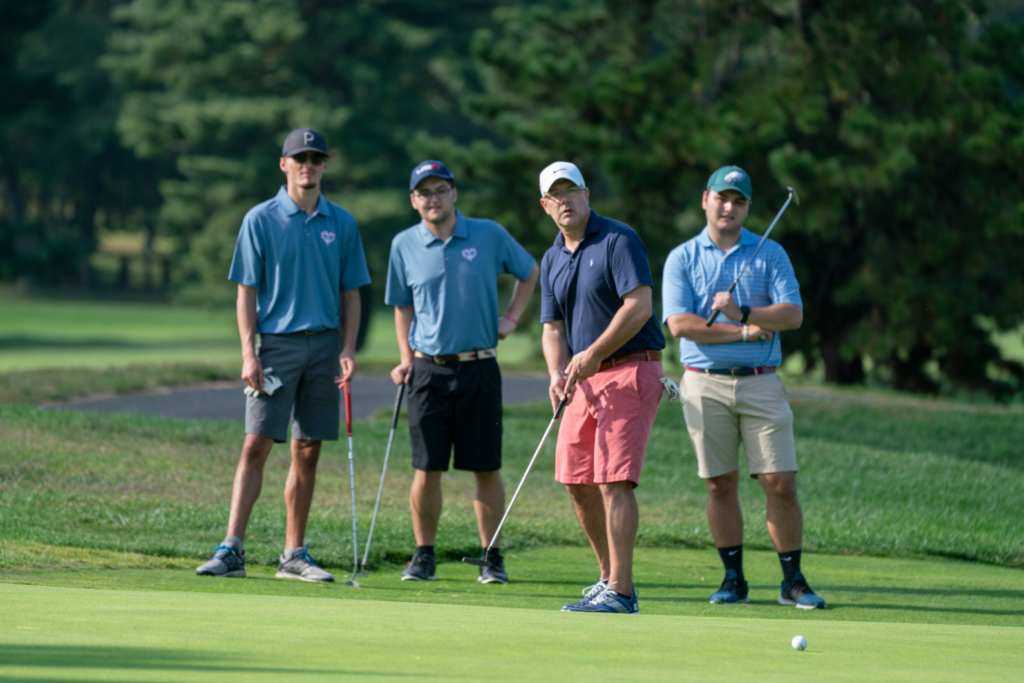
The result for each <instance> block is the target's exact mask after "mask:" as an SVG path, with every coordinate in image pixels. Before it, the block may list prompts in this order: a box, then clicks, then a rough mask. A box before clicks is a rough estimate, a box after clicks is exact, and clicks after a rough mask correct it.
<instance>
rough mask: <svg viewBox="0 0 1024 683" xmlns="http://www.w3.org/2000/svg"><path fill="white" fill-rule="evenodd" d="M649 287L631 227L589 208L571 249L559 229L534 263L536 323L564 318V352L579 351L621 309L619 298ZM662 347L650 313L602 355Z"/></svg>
mask: <svg viewBox="0 0 1024 683" xmlns="http://www.w3.org/2000/svg"><path fill="white" fill-rule="evenodd" d="M644 285H646V286H648V287H652V288H653V286H654V278H652V277H651V264H650V263H649V262H648V260H647V248H646V247H644V243H643V242H642V241H641V240H640V236H639V235H637V234H636V232H635V231H634V230H633V228H631V227H629V226H628V225H626V224H625V223H620V222H618V221H614V220H611V219H610V218H605V217H604V216H599V215H598V214H597V213H596V212H595V211H593V210H591V212H590V219H589V220H588V221H587V231H586V233H585V234H584V236H583V241H581V242H580V244H579V245H578V246H577V247H576V251H575V253H574V252H571V251H569V250H568V249H567V248H566V246H565V238H564V237H563V236H562V233H561V232H559V233H558V236H557V237H555V244H554V246H552V247H551V248H550V249H548V251H547V253H546V254H544V260H543V261H541V266H540V296H541V299H540V319H541V322H545V323H547V322H553V321H555V320H564V321H565V332H566V339H567V341H568V343H569V352H570V353H572V354H576V353H579V352H580V351H583V350H585V349H587V348H589V347H590V345H591V344H593V343H594V342H595V341H596V340H597V338H598V337H600V336H601V335H602V334H604V331H605V330H606V329H608V325H610V324H611V321H612V318H613V317H614V316H615V314H616V313H617V312H618V310H619V309H620V308H622V297H623V296H624V295H626V294H629V293H630V292H632V291H633V290H634V289H636V288H637V287H641V286H644ZM663 348H665V336H664V335H663V334H662V333H661V326H660V325H659V324H658V320H657V319H656V318H655V317H654V316H653V315H652V316H651V318H650V320H648V321H647V322H646V323H645V324H644V326H643V328H641V330H640V331H639V332H637V333H636V335H634V336H633V338H632V339H630V340H629V341H627V342H626V343H625V344H623V345H622V347H620V348H619V349H618V350H616V351H615V353H613V354H611V355H610V356H608V358H617V357H618V356H623V355H625V354H627V353H632V352H634V351H647V350H659V349H663Z"/></svg>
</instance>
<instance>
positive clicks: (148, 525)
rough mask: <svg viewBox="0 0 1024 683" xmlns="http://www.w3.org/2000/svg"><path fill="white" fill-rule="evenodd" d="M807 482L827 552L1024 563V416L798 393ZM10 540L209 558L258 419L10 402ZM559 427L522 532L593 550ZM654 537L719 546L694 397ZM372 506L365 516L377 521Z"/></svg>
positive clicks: (333, 539) (517, 530) (666, 457)
mask: <svg viewBox="0 0 1024 683" xmlns="http://www.w3.org/2000/svg"><path fill="white" fill-rule="evenodd" d="M793 404H794V410H795V413H796V430H797V449H798V454H799V458H800V463H801V468H802V469H801V474H800V478H799V481H800V493H801V499H802V502H803V505H804V510H805V516H806V526H805V542H804V546H805V548H807V549H808V550H809V551H811V552H819V553H844V554H857V553H861V554H868V555H878V556H906V557H914V556H918V557H920V556H940V557H955V558H962V559H969V560H976V561H981V562H986V563H990V564H995V565H1005V566H1021V565H1022V564H1024V518H1022V516H1021V515H1020V514H1019V505H1020V500H1021V492H1022V491H1024V456H1022V455H1021V452H1020V449H1019V447H1018V446H1017V444H1020V443H1022V442H1024V421H1022V420H1021V419H1020V415H1021V412H1020V411H1018V410H1013V409H1004V408H989V409H970V410H967V409H965V408H963V407H962V406H957V405H955V404H943V403H940V402H934V403H925V404H920V405H919V404H917V403H915V402H913V401H900V400H898V399H883V400H879V401H875V402H863V401H857V400H824V399H821V398H812V399H794V401H793ZM548 410H549V408H545V407H544V406H543V405H532V406H513V407H509V408H507V409H506V419H505V432H504V453H505V469H504V476H505V479H506V482H507V485H508V486H509V487H511V486H512V485H513V484H514V482H517V481H518V479H519V477H520V476H521V473H522V472H523V471H524V468H525V466H526V463H527V462H528V459H529V457H530V455H531V454H532V452H533V449H534V448H535V447H536V443H537V440H538V439H539V436H540V434H541V433H542V432H543V429H544V427H545V425H546V423H547V421H548V419H549V417H548V412H547V411H548ZM389 428H390V421H389V420H388V419H387V417H380V418H377V419H370V420H364V421H359V422H358V424H357V426H356V429H355V448H356V462H357V473H356V479H357V482H358V485H357V498H358V505H359V509H360V510H363V511H369V510H371V509H372V505H373V501H374V496H375V494H376V484H377V481H378V477H379V474H380V466H381V463H382V460H383V455H384V450H385V445H386V440H387V435H388V431H389ZM0 433H3V434H4V438H3V439H2V440H0V509H3V510H4V514H3V516H2V518H0V537H2V538H5V539H10V540H24V541H35V542H39V543H43V544H46V545H53V546H73V547H81V548H96V549H103V550H114V551H124V552H137V553H142V554H146V555H157V556H166V557H187V558H192V559H199V558H202V557H203V556H205V555H207V554H208V553H209V551H210V548H211V547H212V545H214V544H215V543H216V542H218V541H219V540H220V539H221V538H222V535H223V529H224V525H225V519H226V508H227V503H228V499H229V496H230V490H231V481H232V476H233V472H234V466H235V463H236V461H237V457H238V448H239V444H240V442H241V425H240V424H238V423H233V422H219V421H192V422H190V421H183V420H174V419H170V418H156V417H148V416H134V415H118V414H90V413H69V412H62V411H46V410H39V409H36V408H32V407H29V406H4V407H0ZM553 442H554V440H553V439H552V440H551V441H550V442H549V444H548V445H547V447H546V453H545V455H543V456H542V457H541V458H540V460H539V461H538V464H537V466H536V468H535V471H534V473H533V474H532V475H531V480H530V482H529V484H528V487H527V488H526V489H525V490H524V493H523V496H522V497H521V500H520V502H519V503H518V504H517V509H516V512H515V514H514V515H513V516H512V517H511V518H510V519H509V522H508V526H507V534H506V545H507V546H509V547H511V548H515V549H526V548H536V547H541V546H550V545H580V544H582V543H584V539H583V537H582V535H581V533H580V531H579V529H578V527H577V524H576V521H575V518H574V516H573V514H572V508H571V504H570V502H569V500H568V497H567V496H566V494H565V492H564V490H563V488H562V487H561V486H560V485H558V484H557V483H556V482H554V481H553V479H552V477H553V457H552V455H553V447H554V443H553ZM287 462H288V454H287V451H286V450H285V448H283V447H281V446H278V447H276V448H275V450H274V453H273V454H272V455H271V459H270V461H269V463H268V468H267V474H266V479H265V483H264V496H263V499H262V500H261V501H260V503H259V504H258V505H257V508H256V511H255V514H254V517H253V520H252V524H251V526H250V529H249V533H250V536H249V538H248V539H247V552H248V554H249V556H250V559H251V560H253V561H256V562H258V563H264V564H266V563H272V562H274V561H276V557H277V554H278V552H279V550H280V548H279V545H280V542H281V539H282V538H283V536H284V509H283V503H282V500H281V491H282V488H283V482H284V477H285V474H286V471H287ZM410 479H411V468H410V466H409V441H408V432H407V430H406V429H405V428H404V421H403V424H402V428H400V429H399V430H398V434H397V436H396V440H395V446H394V452H393V458H392V465H391V467H390V471H389V474H388V480H387V486H386V488H385V494H384V500H383V503H382V512H381V518H380V521H379V525H378V530H377V532H376V538H375V548H374V557H375V559H376V561H378V562H398V561H404V560H405V559H407V555H408V552H409V549H410V547H411V546H410V544H411V538H412V533H411V528H410V522H409V515H408V504H407V491H408V486H409V483H410ZM472 487H473V481H472V477H471V476H470V475H467V474H466V473H455V472H453V473H451V474H449V475H448V476H447V477H446V483H445V493H446V507H445V512H444V515H443V517H442V520H441V538H440V540H439V551H440V552H441V553H442V554H444V555H445V556H447V557H459V556H461V554H465V553H470V552H477V546H476V540H475V539H476V532H475V522H474V519H473V515H472V506H471V498H472ZM637 493H638V499H639V504H640V509H641V519H642V522H641V526H640V532H639V537H638V542H639V544H640V545H641V546H645V547H690V548H702V547H709V545H710V534H709V531H708V527H707V520H706V515H705V509H704V508H705V498H706V495H705V493H704V487H703V483H702V481H701V480H700V479H698V478H697V476H696V463H695V460H694V456H693V453H692V447H691V445H690V442H689V439H688V436H687V433H686V430H685V426H684V423H683V420H682V416H681V414H680V410H679V408H678V405H677V404H676V405H665V406H663V407H662V410H661V413H660V414H659V417H658V420H657V422H656V424H655V428H654V432H653V434H652V438H651V443H650V447H649V450H648V455H647V460H646V462H645V467H644V473H643V476H642V479H641V487H640V489H639V490H638V492H637ZM348 495H349V494H348V471H347V463H346V455H345V446H344V443H343V442H335V443H327V444H325V447H324V452H323V455H322V458H321V464H320V470H319V473H318V481H317V499H316V502H315V505H314V508H313V513H312V518H311V522H310V532H309V535H308V539H309V541H310V543H311V545H312V547H313V548H314V549H315V551H316V553H317V554H318V556H319V557H320V558H321V559H322V560H323V561H324V562H326V564H327V565H328V566H332V567H343V566H345V564H346V563H347V562H348V561H349V560H348V558H349V557H350V555H349V551H348V550H347V549H346V546H345V545H344V544H343V543H340V542H339V540H338V539H344V538H346V537H348V535H349V533H350V532H349V531H348V529H349V528H350V524H351V521H350V518H349V512H348V509H349V502H348ZM740 495H741V499H742V501H743V505H744V509H745V512H746V520H747V533H746V543H747V545H748V547H751V548H762V549H769V548H770V547H771V542H770V540H769V538H768V535H767V532H766V530H765V517H764V495H763V493H762V492H761V490H760V487H759V485H758V484H757V483H756V482H754V481H752V480H750V479H748V478H747V477H743V478H742V485H741V489H740ZM368 516H369V515H368V514H366V512H364V514H363V515H362V516H361V518H360V519H359V524H360V534H365V532H366V529H367V527H368V522H369V519H368Z"/></svg>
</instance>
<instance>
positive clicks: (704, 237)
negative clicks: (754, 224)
mask: <svg viewBox="0 0 1024 683" xmlns="http://www.w3.org/2000/svg"><path fill="white" fill-rule="evenodd" d="M708 231H709V228H708V226H706V225H705V226H704V229H703V230H701V232H700V234H699V235H697V244H699V245H700V246H702V247H704V248H705V249H710V248H711V247H714V248H715V249H718V245H717V244H715V243H714V242H713V241H711V235H710V234H708ZM758 239H759V238H758V236H757V235H755V234H754V233H752V232H750V231H749V230H747V229H746V228H743V227H741V228H740V241H739V243H738V244H737V245H736V246H738V247H748V246H752V245H756V244H757V242H758ZM733 249H736V247H733V248H732V249H730V250H729V251H730V252H732V251H733Z"/></svg>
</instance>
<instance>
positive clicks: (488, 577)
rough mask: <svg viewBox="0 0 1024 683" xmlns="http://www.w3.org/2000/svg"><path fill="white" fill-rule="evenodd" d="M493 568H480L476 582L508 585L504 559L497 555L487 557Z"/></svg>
mask: <svg viewBox="0 0 1024 683" xmlns="http://www.w3.org/2000/svg"><path fill="white" fill-rule="evenodd" d="M487 559H488V560H489V561H490V562H491V564H493V565H494V566H493V567H480V576H479V577H477V581H479V582H480V583H508V574H507V573H505V558H504V557H502V556H501V555H498V554H497V553H492V554H490V555H488V556H487Z"/></svg>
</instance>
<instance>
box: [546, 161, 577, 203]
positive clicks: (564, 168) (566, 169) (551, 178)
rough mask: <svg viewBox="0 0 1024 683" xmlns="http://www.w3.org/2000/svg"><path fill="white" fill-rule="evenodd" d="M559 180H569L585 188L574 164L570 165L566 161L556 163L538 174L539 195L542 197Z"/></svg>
mask: <svg viewBox="0 0 1024 683" xmlns="http://www.w3.org/2000/svg"><path fill="white" fill-rule="evenodd" d="M560 178H565V179H566V180H571V181H572V182H573V183H575V184H576V185H577V186H579V187H586V186H587V184H586V183H585V182H583V174H582V173H580V169H578V168H576V164H570V163H569V162H568V161H556V162H555V163H553V164H551V165H550V166H548V167H547V168H545V169H544V170H543V171H541V172H540V193H541V194H542V195H543V194H544V193H545V192H547V191H548V190H550V189H551V186H552V185H554V184H555V181H556V180H558V179H560Z"/></svg>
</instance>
